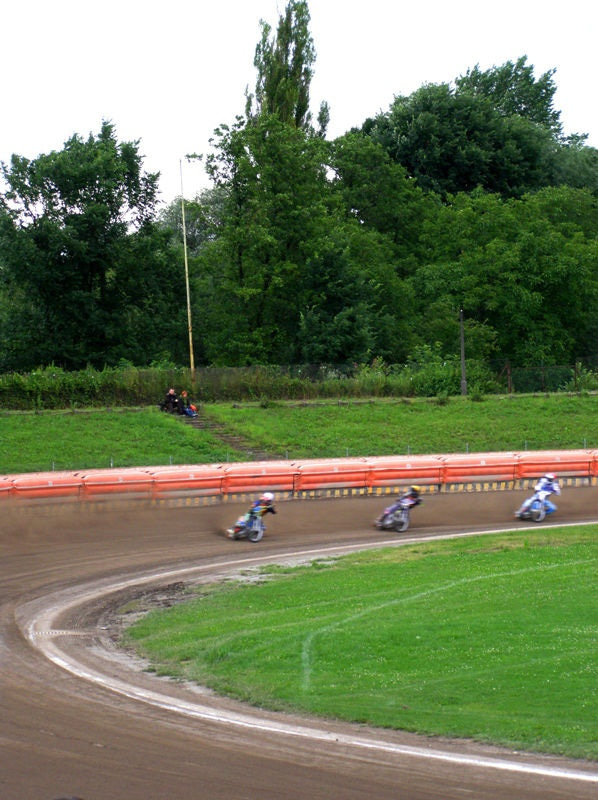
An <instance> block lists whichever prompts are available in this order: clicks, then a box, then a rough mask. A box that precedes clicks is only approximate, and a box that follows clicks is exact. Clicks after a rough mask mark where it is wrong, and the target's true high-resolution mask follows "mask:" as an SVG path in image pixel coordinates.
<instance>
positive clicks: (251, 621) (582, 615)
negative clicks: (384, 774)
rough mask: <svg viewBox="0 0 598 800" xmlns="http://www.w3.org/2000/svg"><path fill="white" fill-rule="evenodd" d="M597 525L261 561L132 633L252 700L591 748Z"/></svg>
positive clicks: (149, 651)
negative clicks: (289, 563)
mask: <svg viewBox="0 0 598 800" xmlns="http://www.w3.org/2000/svg"><path fill="white" fill-rule="evenodd" d="M597 531H598V528H593V529H588V528H586V529H583V528H576V529H568V530H567V531H566V532H565V531H561V532H559V531H556V532H550V533H548V532H546V531H534V532H529V533H525V534H520V533H519V534H512V535H508V536H506V535H504V534H503V535H500V536H498V535H496V536H485V537H476V538H474V539H470V540H468V541H464V540H459V541H451V542H445V543H441V544H433V545H432V544H423V543H422V544H420V545H417V546H409V547H401V548H394V549H387V550H383V551H375V552H367V553H360V554H358V555H351V556H347V557H345V558H340V559H338V560H335V561H331V562H320V563H314V564H312V565H309V566H301V567H289V568H285V567H269V568H265V569H263V570H262V571H261V572H262V575H263V578H264V580H262V581H261V582H258V583H255V582H248V581H245V582H244V581H243V580H242V579H240V581H239V582H233V583H225V584H220V585H216V586H213V587H207V588H206V587H205V586H204V587H201V588H200V589H198V590H197V591H198V595H197V597H196V598H195V599H193V600H192V601H190V602H188V603H186V604H183V605H179V606H175V607H173V608H171V609H169V610H168V611H162V612H156V613H151V614H149V615H148V616H146V617H144V618H143V619H142V620H141V621H139V622H138V623H136V624H135V625H134V626H133V627H132V628H130V629H129V630H128V632H127V640H128V641H129V642H130V643H134V645H135V647H136V648H137V649H138V650H139V651H140V652H142V653H143V654H144V655H145V656H146V657H148V658H149V659H150V660H151V662H152V663H153V664H154V665H155V669H156V671H157V672H159V673H160V674H162V675H172V676H176V677H180V678H184V679H189V680H192V681H196V682H198V683H200V684H202V685H207V686H210V687H212V688H213V689H215V690H216V691H218V692H221V693H225V694H227V695H231V696H234V697H236V698H239V699H241V700H244V701H248V702H250V703H253V704H255V705H259V706H261V707H267V708H272V709H277V710H291V709H293V710H299V711H302V712H306V713H309V714H315V715H323V716H326V717H333V718H340V719H346V720H350V721H354V722H360V723H367V724H371V725H375V726H382V727H388V728H397V729H403V730H409V731H415V732H419V733H423V734H430V735H438V736H450V737H468V738H473V739H476V740H479V741H484V742H494V743H498V744H502V745H506V746H509V747H513V748H518V749H527V750H535V751H539V752H550V753H558V754H564V755H568V756H573V757H583V758H597V757H598V747H597V744H596V743H597V741H598V703H597V700H596V651H595V635H596V614H595V609H596V604H595V588H596V584H595V576H596V560H597V557H598V548H597V545H596V532H597Z"/></svg>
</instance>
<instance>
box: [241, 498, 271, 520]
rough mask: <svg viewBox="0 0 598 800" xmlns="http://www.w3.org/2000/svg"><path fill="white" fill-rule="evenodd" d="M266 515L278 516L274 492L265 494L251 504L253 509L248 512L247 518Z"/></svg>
mask: <svg viewBox="0 0 598 800" xmlns="http://www.w3.org/2000/svg"><path fill="white" fill-rule="evenodd" d="M264 514H276V509H275V508H274V495H273V494H272V492H264V494H263V495H262V496H261V497H259V498H258V499H257V500H254V501H253V503H252V504H251V508H250V509H249V511H248V512H247V517H248V518H251V517H263V516H264Z"/></svg>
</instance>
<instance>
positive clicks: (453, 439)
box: [0, 395, 598, 474]
mask: <svg viewBox="0 0 598 800" xmlns="http://www.w3.org/2000/svg"><path fill="white" fill-rule="evenodd" d="M201 410H202V414H203V415H204V417H205V418H206V419H207V420H214V421H216V422H218V423H220V424H221V425H222V426H224V428H225V429H226V430H227V431H228V432H230V433H232V434H236V435H240V436H242V437H243V438H244V439H245V440H247V442H248V444H249V445H250V446H253V448H254V449H256V450H261V451H265V452H267V453H271V454H272V455H273V457H279V458H288V459H299V458H344V457H347V456H351V457H353V456H374V455H400V454H408V453H418V454H429V453H454V452H467V451H469V452H484V451H499V450H506V451H509V450H526V449H527V450H542V449H577V448H598V422H597V420H598V396H580V397H572V396H567V395H551V396H549V397H521V396H514V397H488V398H486V399H484V400H483V401H481V402H474V401H472V400H469V399H467V398H451V400H450V401H449V402H448V403H446V404H438V403H435V402H433V401H430V400H424V399H422V400H409V401H401V400H379V401H378V400H376V401H371V402H367V401H362V402H347V403H342V404H339V403H338V402H335V401H333V402H321V403H313V404H303V403H302V404H297V403H269V404H266V405H265V407H264V406H262V405H260V404H243V405H238V404H234V405H233V404H230V403H217V404H213V405H212V404H210V405H207V404H206V405H205V406H203V407H202V409H201ZM0 442H1V443H2V446H1V447H0V473H3V474H10V473H19V472H36V471H47V470H53V469H55V470H77V469H89V468H94V467H95V468H105V467H111V466H114V467H135V466H158V465H163V464H201V463H222V462H226V461H244V460H247V459H248V458H251V454H250V452H249V450H245V451H243V450H241V449H239V448H238V447H237V448H235V446H234V445H231V444H229V443H226V442H223V441H222V440H221V439H219V438H218V436H217V435H216V434H215V433H214V432H211V431H210V430H209V429H204V430H197V429H196V428H193V427H191V426H189V425H186V424H185V423H184V420H183V419H181V418H178V417H172V416H170V415H165V414H162V413H160V412H159V411H157V410H156V409H155V408H149V409H147V408H146V409H142V410H123V411H85V412H82V411H77V412H76V413H74V412H63V413H60V412H42V413H24V412H20V413H5V414H3V415H1V416H0Z"/></svg>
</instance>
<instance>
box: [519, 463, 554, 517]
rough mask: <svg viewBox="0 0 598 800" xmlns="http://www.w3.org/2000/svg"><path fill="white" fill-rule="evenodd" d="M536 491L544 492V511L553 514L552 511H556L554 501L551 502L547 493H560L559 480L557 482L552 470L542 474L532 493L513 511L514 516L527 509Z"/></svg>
mask: <svg viewBox="0 0 598 800" xmlns="http://www.w3.org/2000/svg"><path fill="white" fill-rule="evenodd" d="M538 492H542V493H545V494H544V498H543V499H544V504H545V506H546V513H547V514H554V512H555V511H556V506H555V504H554V503H552V502H551V501H550V500H549V499H548V495H549V494H557V495H558V494H560V493H561V487H560V485H559V482H558V480H557V478H556V475H554V474H553V473H552V472H547V473H546V475H544V477H543V478H540V480H539V481H538V483H537V484H536V485H535V486H534V494H533V495H532V496H531V497H528V498H527V500H525V501H524V502H523V503H522V505H521V508H519V509H518V510H517V511H516V512H515V516H516V517H520V516H521V515H522V514H523V513H524V512H525V511H527V509H528V508H529V507H530V506H531V504H532V503H533V501H534V498H535V496H536V494H538Z"/></svg>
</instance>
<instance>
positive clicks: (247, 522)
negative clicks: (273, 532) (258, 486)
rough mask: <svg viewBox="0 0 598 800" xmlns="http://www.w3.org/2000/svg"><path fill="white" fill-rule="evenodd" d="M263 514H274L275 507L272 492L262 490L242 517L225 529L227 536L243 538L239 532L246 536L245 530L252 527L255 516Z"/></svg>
mask: <svg viewBox="0 0 598 800" xmlns="http://www.w3.org/2000/svg"><path fill="white" fill-rule="evenodd" d="M264 514H276V509H275V508H274V495H273V494H272V492H264V493H263V495H261V497H259V498H258V499H257V500H254V501H253V503H252V504H251V507H250V509H249V511H248V512H247V513H246V514H244V515H243V516H242V517H239V519H238V520H237V521H236V522H235V524H234V526H233V527H232V528H228V530H227V531H226V534H227V536H229V537H230V538H231V539H238V538H243V536H242V535H241V534H243V535H245V536H246V535H247V532H248V531H249V530H250V529H251V528H252V526H253V523H254V522H255V520H256V518H257V517H259V518H260V519H261V517H263V516H264ZM264 530H265V526H264ZM260 538H261V537H260Z"/></svg>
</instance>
